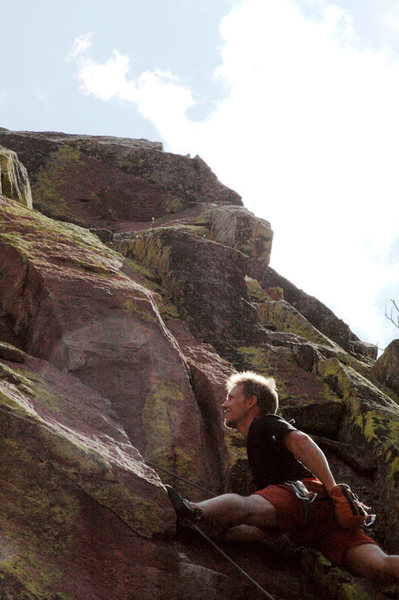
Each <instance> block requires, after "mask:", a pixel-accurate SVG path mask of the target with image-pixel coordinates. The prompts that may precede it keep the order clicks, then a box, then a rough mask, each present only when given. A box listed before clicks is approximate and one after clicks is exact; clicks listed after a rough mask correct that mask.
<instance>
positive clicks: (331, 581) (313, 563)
mask: <svg viewBox="0 0 399 600" xmlns="http://www.w3.org/2000/svg"><path fill="white" fill-rule="evenodd" d="M300 562H301V566H302V568H303V570H304V571H305V572H306V574H307V576H308V578H309V579H311V580H312V581H313V582H314V583H316V584H317V585H318V586H319V587H320V588H321V590H323V592H324V593H325V594H326V597H327V598H329V599H330V600H374V594H372V593H369V592H368V591H367V590H366V589H365V588H364V586H362V585H361V583H359V582H358V581H357V580H356V579H355V578H354V577H352V576H351V575H350V574H349V573H347V572H346V571H343V570H342V569H340V568H338V567H333V566H332V564H331V562H330V561H329V560H328V559H327V558H325V556H323V555H322V554H321V553H320V552H318V551H317V550H315V549H312V548H301V550H300Z"/></svg>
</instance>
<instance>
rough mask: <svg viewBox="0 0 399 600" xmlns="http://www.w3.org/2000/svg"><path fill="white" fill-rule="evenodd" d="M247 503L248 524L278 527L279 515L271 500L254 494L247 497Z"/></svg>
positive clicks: (261, 526) (246, 521)
mask: <svg viewBox="0 0 399 600" xmlns="http://www.w3.org/2000/svg"><path fill="white" fill-rule="evenodd" d="M245 500H246V504H247V515H248V516H247V518H246V520H245V523H246V524H247V525H254V526H255V527H260V528H269V527H277V516H276V511H275V509H274V506H273V504H272V503H271V502H269V500H266V498H263V496H259V494H252V495H251V496H247V497H246V498H245Z"/></svg>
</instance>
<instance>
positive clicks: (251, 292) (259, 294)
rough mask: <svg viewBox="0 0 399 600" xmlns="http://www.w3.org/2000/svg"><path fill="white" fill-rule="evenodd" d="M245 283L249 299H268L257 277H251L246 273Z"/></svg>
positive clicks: (262, 300) (257, 300) (258, 300)
mask: <svg viewBox="0 0 399 600" xmlns="http://www.w3.org/2000/svg"><path fill="white" fill-rule="evenodd" d="M245 283H246V284H247V290H248V296H249V299H250V300H252V301H253V302H264V301H265V300H269V296H268V295H267V293H266V292H265V290H264V289H262V287H261V285H260V283H259V281H258V280H257V279H253V278H252V277H249V276H248V275H245Z"/></svg>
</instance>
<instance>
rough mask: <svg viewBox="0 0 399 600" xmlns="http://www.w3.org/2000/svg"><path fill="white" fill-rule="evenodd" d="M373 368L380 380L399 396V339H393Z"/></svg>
mask: <svg viewBox="0 0 399 600" xmlns="http://www.w3.org/2000/svg"><path fill="white" fill-rule="evenodd" d="M371 370H372V372H373V374H374V375H375V376H376V377H377V379H378V381H380V382H381V383H383V384H385V385H386V386H387V387H389V388H391V390H393V391H394V392H395V394H397V395H398V396H399V340H392V342H391V343H390V344H389V345H388V346H387V347H386V348H385V350H384V352H383V354H382V355H381V356H380V358H379V359H378V360H377V361H376V362H375V363H374V365H373V367H372V369H371Z"/></svg>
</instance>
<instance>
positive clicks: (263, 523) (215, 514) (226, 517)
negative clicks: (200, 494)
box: [191, 494, 277, 529]
mask: <svg viewBox="0 0 399 600" xmlns="http://www.w3.org/2000/svg"><path fill="white" fill-rule="evenodd" d="M191 505H192V506H193V507H194V508H199V509H201V510H202V512H203V517H204V522H205V523H206V524H208V523H209V525H211V526H212V525H214V526H217V527H218V528H220V529H227V528H229V527H235V526H236V525H242V524H244V525H252V526H255V527H259V528H271V527H277V518H276V511H275V510H274V507H273V505H272V504H271V502H269V501H268V500H266V498H263V497H262V496H259V495H257V494H253V495H251V496H239V495H238V494H223V495H222V496H216V498H210V499H209V500H204V501H203V502H197V503H194V502H192V503H191Z"/></svg>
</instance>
